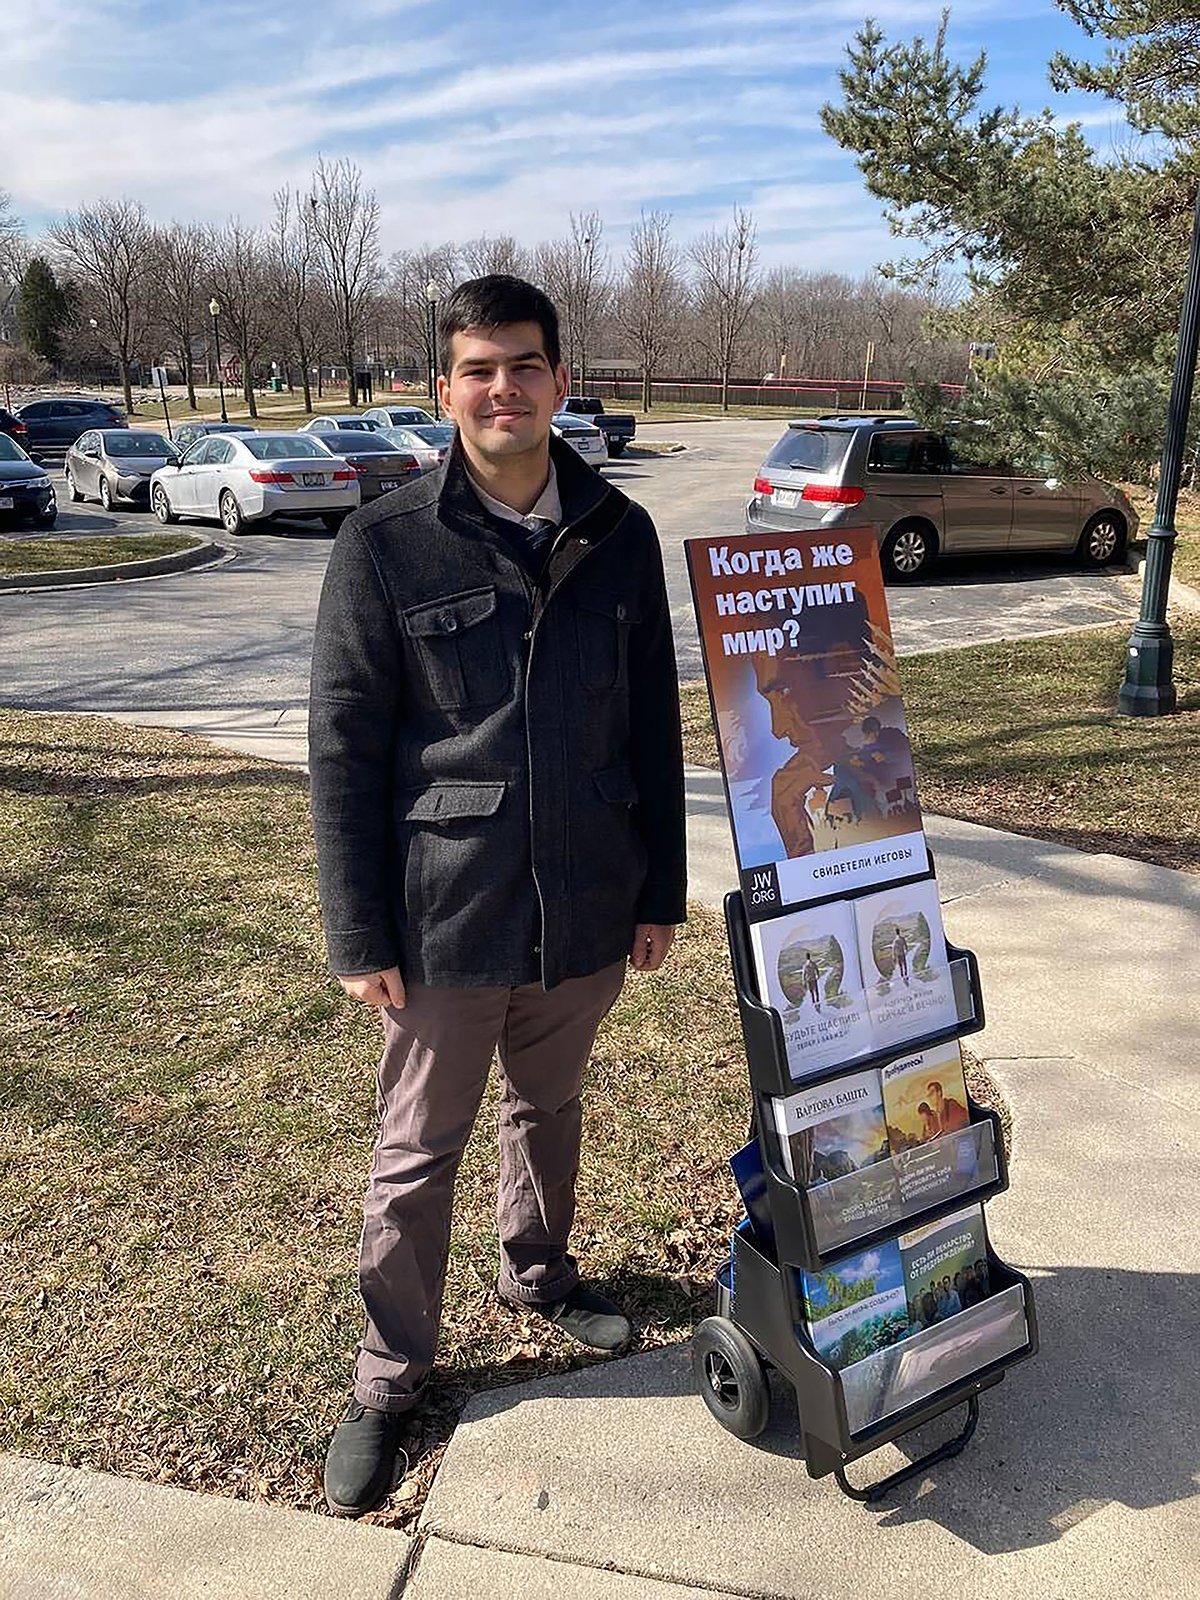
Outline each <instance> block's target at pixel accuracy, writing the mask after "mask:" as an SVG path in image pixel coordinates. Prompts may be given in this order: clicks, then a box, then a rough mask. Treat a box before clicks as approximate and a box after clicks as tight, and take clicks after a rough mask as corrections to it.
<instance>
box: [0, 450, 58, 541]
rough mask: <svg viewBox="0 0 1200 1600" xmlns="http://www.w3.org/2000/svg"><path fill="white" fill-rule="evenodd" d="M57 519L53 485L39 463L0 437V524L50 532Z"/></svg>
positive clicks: (56, 503)
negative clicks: (25, 525)
mask: <svg viewBox="0 0 1200 1600" xmlns="http://www.w3.org/2000/svg"><path fill="white" fill-rule="evenodd" d="M57 516H58V502H57V501H56V500H55V498H54V485H53V484H52V483H51V482H50V478H49V475H48V474H47V472H46V469H45V467H43V466H42V464H41V462H40V461H31V460H30V458H29V457H28V456H27V455H26V454H25V452H24V450H22V449H21V446H20V445H19V444H18V443H17V442H16V440H15V439H10V438H9V437H8V435H7V434H6V433H0V521H3V522H32V523H33V525H34V527H35V528H52V527H53V526H54V522H55V519H56V518H57Z"/></svg>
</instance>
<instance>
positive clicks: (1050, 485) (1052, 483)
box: [1046, 478, 1062, 489]
mask: <svg viewBox="0 0 1200 1600" xmlns="http://www.w3.org/2000/svg"><path fill="white" fill-rule="evenodd" d="M1046 487H1047V489H1061V488H1062V479H1061V478H1047V479H1046Z"/></svg>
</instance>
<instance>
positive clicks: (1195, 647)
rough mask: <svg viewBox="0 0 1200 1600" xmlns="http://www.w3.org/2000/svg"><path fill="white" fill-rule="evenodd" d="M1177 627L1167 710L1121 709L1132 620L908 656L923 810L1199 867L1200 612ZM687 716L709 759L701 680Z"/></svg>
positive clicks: (691, 689)
mask: <svg viewBox="0 0 1200 1600" xmlns="http://www.w3.org/2000/svg"><path fill="white" fill-rule="evenodd" d="M1172 629H1173V633H1174V637H1175V682H1176V688H1177V691H1178V695H1179V706H1180V710H1179V713H1178V714H1177V715H1175V716H1171V717H1152V718H1141V717H1139V718H1131V717H1121V716H1118V715H1117V714H1116V711H1115V705H1116V696H1117V689H1118V687H1119V684H1120V678H1121V672H1122V665H1123V660H1124V651H1125V645H1126V641H1127V640H1128V637H1129V629H1128V628H1127V627H1123V628H1119V629H1108V628H1106V629H1102V630H1099V631H1095V632H1086V633H1074V634H1059V635H1055V636H1053V637H1051V638H1045V639H1033V640H1025V641H1022V642H1016V643H1007V642H1006V643H1000V644H989V645H981V646H978V647H975V648H972V649H969V650H952V651H946V652H943V653H940V654H935V655H919V656H904V657H902V658H901V662H900V671H901V681H902V683H903V687H904V701H905V707H906V710H907V715H908V722H909V731H910V733H911V736H912V744H913V753H914V756H915V758H916V764H917V780H918V784H919V787H920V792H921V801H922V805H923V806H924V808H925V809H926V810H927V811H930V812H939V813H941V814H942V815H943V816H951V817H963V818H965V819H966V820H967V821H969V822H980V823H985V824H987V825H988V826H990V827H995V828H1008V829H1011V830H1013V831H1015V832H1017V833H1028V834H1033V835H1035V836H1037V837H1040V838H1049V839H1056V840H1058V841H1059V842H1061V843H1063V844H1068V845H1072V846H1074V847H1075V848H1077V849H1080V850H1097V851H1110V852H1113V853H1114V854H1117V855H1126V856H1135V857H1137V858H1139V859H1142V860H1146V861H1156V862H1159V863H1161V864H1162V865H1164V866H1169V867H1180V868H1183V869H1184V870H1186V871H1190V872H1200V620H1198V619H1197V618H1196V617H1195V616H1188V615H1180V616H1178V617H1176V618H1175V619H1174V621H1173V625H1172ZM683 716H684V729H685V741H686V748H687V753H688V759H689V760H691V761H693V762H695V763H696V764H698V765H701V766H715V765H716V760H717V753H716V745H715V742H714V740H713V736H712V730H711V724H710V722H709V717H708V697H707V691H706V690H705V688H704V686H703V685H702V684H691V685H688V686H686V687H685V689H684V691H683Z"/></svg>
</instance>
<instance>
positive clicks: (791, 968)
mask: <svg viewBox="0 0 1200 1600" xmlns="http://www.w3.org/2000/svg"><path fill="white" fill-rule="evenodd" d="M750 942H751V945H752V946H753V950H754V966H755V972H756V974H757V978H758V993H759V998H760V999H761V1000H762V1001H763V1002H764V1004H766V1005H769V1006H773V1007H774V1008H775V1010H776V1011H778V1012H779V1015H780V1018H781V1019H782V1022H783V1037H784V1044H785V1046H786V1049H787V1059H788V1068H789V1070H790V1072H791V1074H792V1077H793V1078H796V1079H802V1078H804V1077H805V1076H806V1075H810V1074H812V1073H813V1072H819V1071H820V1070H821V1069H822V1068H823V1067H832V1066H837V1065H839V1064H840V1063H841V1062H843V1061H852V1060H853V1059H854V1057H855V1056H862V1055H869V1054H870V1052H871V1049H872V1042H871V1039H872V1036H871V1022H870V1017H869V1015H868V1013H867V1007H866V1002H865V1001H864V999H863V992H862V978H861V976H860V973H859V967H858V949H857V936H856V933H855V927H854V913H853V911H852V909H851V907H850V906H849V905H847V904H846V903H845V902H844V901H833V902H830V903H829V904H826V905H823V906H816V907H814V908H812V909H810V910H805V911H796V912H792V913H790V914H789V915H788V916H785V917H776V918H775V919H774V920H773V921H771V922H757V923H752V924H751V927H750Z"/></svg>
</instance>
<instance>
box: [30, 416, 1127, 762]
mask: <svg viewBox="0 0 1200 1600" xmlns="http://www.w3.org/2000/svg"><path fill="white" fill-rule="evenodd" d="M780 426H781V425H780V424H779V423H773V422H743V421H729V422H698V423H688V424H681V423H668V424H658V425H652V426H647V427H645V428H643V430H642V434H643V437H644V438H645V439H646V440H648V441H649V440H654V439H664V440H665V439H671V440H678V441H680V442H682V443H684V444H686V445H687V447H688V448H687V450H686V451H685V452H683V453H681V454H678V455H669V456H647V457H635V458H622V459H621V460H620V461H616V462H614V463H612V464H611V465H610V466H609V467H608V468H607V469H606V476H607V477H608V478H609V479H611V480H612V481H613V482H614V483H616V484H618V485H619V486H620V487H621V488H622V489H623V490H624V491H625V492H626V493H627V494H629V495H631V496H632V497H633V498H635V499H637V500H640V501H641V502H642V503H643V504H644V505H645V506H646V507H647V508H648V509H649V510H650V512H651V513H652V514H653V516H654V518H655V521H656V523H657V525H658V528H659V532H660V535H661V537H662V541H663V548H664V556H665V562H666V569H667V580H668V587H669V591H670V597H671V605H672V615H673V617H674V621H675V632H676V641H677V649H678V654H679V661H680V669H681V675H682V676H684V677H685V678H694V677H698V676H700V673H701V666H700V657H699V650H698V646H697V643H696V634H695V627H694V623H693V621H692V612H691V599H690V594H689V590H688V582H687V574H686V568H685V563H684V551H683V543H684V540H685V539H687V538H689V537H692V536H695V535H699V534H712V533H717V534H726V533H727V534H730V535H735V534H738V533H740V532H741V531H742V508H743V503H744V500H745V496H746V493H747V491H748V488H749V485H750V483H751V482H752V480H753V478H754V473H755V468H756V467H757V465H758V463H759V462H760V460H761V459H762V457H763V455H764V454H765V453H766V451H767V449H768V448H769V446H770V445H771V444H772V443H773V442H774V440H775V438H776V437H777V436H778V433H779V431H780ZM55 476H56V482H57V484H58V485H59V487H60V515H59V523H58V527H57V528H56V530H55V534H56V535H69V534H74V533H79V534H92V535H95V534H98V533H101V532H104V533H111V532H119V531H127V532H134V531H137V532H147V531H153V530H154V529H156V528H157V526H158V524H157V523H156V522H155V520H154V518H153V517H152V516H151V515H150V514H149V513H148V512H136V511H129V510H122V511H118V512H114V513H113V514H111V515H109V514H106V513H105V512H103V511H101V509H100V507H99V506H96V505H90V504H89V505H79V506H72V505H69V504H68V503H67V502H66V499H65V496H64V495H62V494H61V481H62V479H61V473H59V472H56V474H55ZM183 526H190V527H193V528H195V529H196V530H197V531H203V532H207V533H209V534H211V535H212V536H213V537H216V538H222V537H223V536H222V535H221V533H220V530H219V529H218V528H217V527H216V526H215V525H206V524H199V523H192V524H184V525H183ZM330 542H331V541H330V536H329V535H328V534H327V533H326V532H325V531H324V529H322V528H321V526H320V525H319V524H317V523H301V522H296V523H294V524H292V525H291V526H287V525H280V526H277V527H275V526H273V527H270V528H265V529H264V530H263V531H262V532H255V533H250V534H247V535H245V536H244V537H242V538H241V539H239V540H238V541H237V555H236V558H235V559H234V560H232V561H230V562H228V563H226V564H225V565H222V566H219V567H215V568H212V569H209V570H206V571H200V572H190V573H179V574H174V575H171V576H169V577H162V578H151V579H144V580H140V581H137V582H133V583H121V584H104V585H97V586H94V587H88V588H82V589H72V590H40V591H37V592H31V593H20V592H13V593H0V698H2V699H3V701H4V702H5V703H6V704H8V705H18V706H24V707H29V708H34V709H40V710H94V711H110V712H118V713H124V714H126V715H129V714H140V715H139V716H138V720H142V721H146V722H155V723H163V724H166V725H170V726H185V727H189V728H191V729H193V730H194V731H196V732H209V733H213V734H214V735H218V734H220V733H221V732H222V731H223V730H228V729H229V728H231V727H234V728H236V727H238V726H241V725H245V726H247V727H250V726H253V727H256V728H257V729H259V730H260V732H262V733H263V735H264V739H265V742H264V743H263V745H262V747H263V748H264V749H269V747H270V744H269V735H270V732H271V730H278V732H279V736H280V738H281V740H282V738H283V736H284V734H285V732H286V733H287V734H289V735H290V736H291V737H292V738H294V736H295V733H296V731H297V729H300V730H302V728H303V718H304V708H305V702H306V694H307V678H308V659H309V652H310V648H311V640H312V627H313V619H314V617H315V614H316V607H317V598H318V595H319V592H320V585H321V578H322V575H323V573H324V570H325V563H326V561H327V559H328V554H329V548H330ZM1136 593H1137V590H1136V583H1135V580H1133V579H1132V578H1130V577H1129V576H1128V575H1124V574H1119V573H1107V572H1103V573H1085V572H1083V571H1081V570H1080V569H1079V568H1078V567H1076V566H1075V565H1074V564H1072V563H1067V562H1061V561H1047V560H1046V559H1044V558H1042V559H1035V558H1022V559H1020V560H1010V559H1007V558H1004V557H993V558H986V559H981V558H976V559H974V560H972V561H971V562H970V564H969V565H967V564H963V563H945V564H944V565H943V566H942V567H941V568H940V569H939V570H938V571H936V572H935V574H934V575H933V576H932V577H931V578H930V580H929V581H927V582H924V583H920V584H917V585H914V586H912V587H911V588H894V589H891V590H890V591H889V601H890V605H891V610H892V620H893V629H894V633H895V636H896V640H897V644H898V647H899V649H900V650H901V652H902V653H910V652H913V651H920V650H932V649H942V648H948V647H953V646H959V645H965V644H972V643H978V642H982V641H984V640H988V639H997V638H1014V637H1022V636H1030V635H1033V634H1038V633H1047V632H1054V631H1059V630H1065V629H1070V628H1077V627H1083V626H1088V625H1090V624H1097V623H1104V622H1117V621H1123V620H1128V619H1130V618H1132V617H1133V616H1134V615H1135V613H1136Z"/></svg>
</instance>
